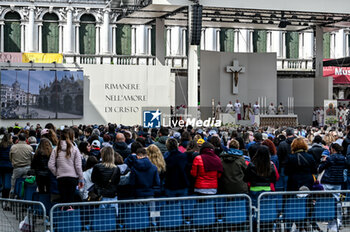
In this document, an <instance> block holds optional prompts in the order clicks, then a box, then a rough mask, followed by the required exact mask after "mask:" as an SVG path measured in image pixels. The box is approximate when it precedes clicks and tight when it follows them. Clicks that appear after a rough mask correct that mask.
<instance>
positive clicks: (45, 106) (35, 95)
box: [0, 70, 84, 119]
mask: <svg viewBox="0 0 350 232" xmlns="http://www.w3.org/2000/svg"><path fill="white" fill-rule="evenodd" d="M0 74H1V76H0V77H1V80H0V82H1V118H2V119H70V118H82V117H83V112H84V109H83V106H84V76H83V72H82V71H66V70H65V71H54V70H50V71H40V70H1V73H0Z"/></svg>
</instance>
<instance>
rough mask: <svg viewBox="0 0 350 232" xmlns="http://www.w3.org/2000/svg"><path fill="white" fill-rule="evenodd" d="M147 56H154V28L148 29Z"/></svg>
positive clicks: (149, 27)
mask: <svg viewBox="0 0 350 232" xmlns="http://www.w3.org/2000/svg"><path fill="white" fill-rule="evenodd" d="M147 38H148V39H147V55H149V56H151V55H152V27H151V26H148V27H147Z"/></svg>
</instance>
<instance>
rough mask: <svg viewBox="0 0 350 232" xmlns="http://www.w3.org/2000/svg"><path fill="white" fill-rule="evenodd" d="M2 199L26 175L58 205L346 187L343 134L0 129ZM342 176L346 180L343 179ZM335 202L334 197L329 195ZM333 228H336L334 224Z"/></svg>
mask: <svg viewBox="0 0 350 232" xmlns="http://www.w3.org/2000/svg"><path fill="white" fill-rule="evenodd" d="M0 138H1V142H0V177H1V183H2V188H1V189H2V197H3V198H8V197H13V194H14V187H15V183H16V179H17V178H20V177H26V176H28V175H33V176H35V177H36V183H37V186H38V191H39V193H43V194H57V195H58V196H59V199H58V200H57V201H58V202H65V203H66V202H74V201H90V200H94V201H95V200H101V201H106V200H117V199H143V198H153V197H164V196H166V197H179V196H188V195H212V194H240V193H246V194H249V195H250V196H251V198H252V201H253V204H256V201H257V197H258V196H259V194H260V193H261V192H265V191H299V190H323V189H324V190H341V189H349V188H350V184H349V183H350V178H349V177H348V176H347V169H348V168H349V163H350V157H348V156H349V153H350V149H349V148H348V146H349V145H350V126H348V127H347V128H346V130H342V129H341V128H333V127H327V126H324V127H298V128H253V127H238V128H235V129H233V128H225V127H221V128H208V129H201V128H198V129H195V128H192V127H188V128H177V129H175V128H165V127H161V128H159V129H156V128H153V129H148V128H142V127H136V126H135V127H126V126H118V125H115V124H108V125H107V126H104V125H100V126H98V125H90V126H85V125H80V126H71V127H67V126H66V127H61V128H59V129H57V128H55V126H54V125H53V124H51V123H49V124H47V125H45V127H44V128H41V126H40V125H39V124H38V125H37V126H36V127H34V126H30V124H28V125H27V126H26V127H24V128H21V127H20V126H19V125H18V124H16V126H15V127H9V128H7V129H5V128H1V129H0ZM349 175H350V172H349ZM336 197H338V198H339V194H338V195H337V196H336ZM338 219H339V223H341V221H340V219H341V218H338Z"/></svg>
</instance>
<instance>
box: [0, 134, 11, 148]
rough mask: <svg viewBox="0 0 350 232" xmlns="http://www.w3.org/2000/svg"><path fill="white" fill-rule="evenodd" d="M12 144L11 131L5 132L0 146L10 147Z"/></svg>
mask: <svg viewBox="0 0 350 232" xmlns="http://www.w3.org/2000/svg"><path fill="white" fill-rule="evenodd" d="M11 145H12V135H11V134H10V133H5V134H4V136H3V137H2V140H1V143H0V147H1V148H8V147H9V146H11Z"/></svg>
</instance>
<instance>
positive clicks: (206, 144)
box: [199, 142, 215, 154]
mask: <svg viewBox="0 0 350 232" xmlns="http://www.w3.org/2000/svg"><path fill="white" fill-rule="evenodd" d="M206 149H210V150H214V149H215V148H214V146H213V144H211V143H209V142H205V143H203V144H202V146H201V147H200V150H199V153H200V154H202V153H203V151H204V150H206Z"/></svg>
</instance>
